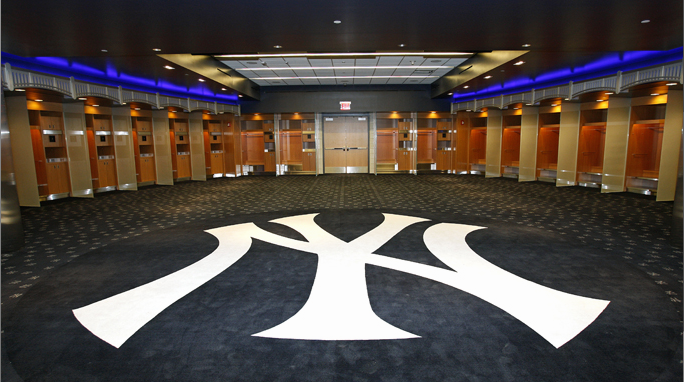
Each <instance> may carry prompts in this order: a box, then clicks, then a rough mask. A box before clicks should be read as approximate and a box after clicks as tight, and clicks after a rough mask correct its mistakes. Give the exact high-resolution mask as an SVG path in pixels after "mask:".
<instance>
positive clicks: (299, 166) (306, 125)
mask: <svg viewBox="0 0 684 382" xmlns="http://www.w3.org/2000/svg"><path fill="white" fill-rule="evenodd" d="M314 126H315V120H314V114H313V113H283V114H281V115H280V119H279V121H278V154H279V155H278V156H279V163H278V164H279V166H280V170H279V173H281V174H286V175H287V174H315V171H316V162H315V158H316V146H315V131H314V130H315V128H314ZM265 134H267V133H265Z"/></svg>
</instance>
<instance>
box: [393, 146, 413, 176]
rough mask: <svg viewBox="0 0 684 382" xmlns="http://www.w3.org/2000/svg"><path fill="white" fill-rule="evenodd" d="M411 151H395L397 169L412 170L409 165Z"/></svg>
mask: <svg viewBox="0 0 684 382" xmlns="http://www.w3.org/2000/svg"><path fill="white" fill-rule="evenodd" d="M412 156H413V155H412V152H411V151H408V150H399V151H397V170H399V171H410V170H413V166H412V165H411V157H412Z"/></svg>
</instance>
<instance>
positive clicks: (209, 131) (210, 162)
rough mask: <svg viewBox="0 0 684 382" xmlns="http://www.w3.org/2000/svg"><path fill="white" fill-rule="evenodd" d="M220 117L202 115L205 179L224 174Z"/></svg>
mask: <svg viewBox="0 0 684 382" xmlns="http://www.w3.org/2000/svg"><path fill="white" fill-rule="evenodd" d="M221 120H222V118H221V116H220V115H211V114H203V115H202V135H203V141H204V163H205V168H206V175H207V178H220V177H222V176H224V174H225V173H226V168H225V167H226V166H225V162H226V161H225V149H224V146H223V124H222V123H221V122H222V121H221Z"/></svg>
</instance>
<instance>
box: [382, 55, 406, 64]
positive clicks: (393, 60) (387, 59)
mask: <svg viewBox="0 0 684 382" xmlns="http://www.w3.org/2000/svg"><path fill="white" fill-rule="evenodd" d="M402 59H403V57H400V56H383V57H380V60H378V65H379V66H397V65H399V63H400V62H401V60H402Z"/></svg>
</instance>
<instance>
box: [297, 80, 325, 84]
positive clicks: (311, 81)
mask: <svg viewBox="0 0 684 382" xmlns="http://www.w3.org/2000/svg"><path fill="white" fill-rule="evenodd" d="M302 83H303V84H304V85H320V84H321V83H320V82H319V81H318V80H302Z"/></svg>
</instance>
